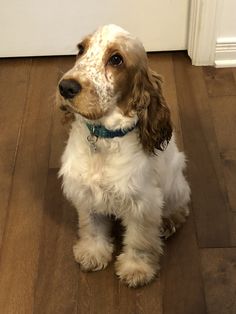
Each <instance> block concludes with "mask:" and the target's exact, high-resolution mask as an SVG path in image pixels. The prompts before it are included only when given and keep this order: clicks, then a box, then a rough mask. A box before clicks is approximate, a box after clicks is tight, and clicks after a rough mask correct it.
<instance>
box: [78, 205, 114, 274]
mask: <svg viewBox="0 0 236 314" xmlns="http://www.w3.org/2000/svg"><path fill="white" fill-rule="evenodd" d="M110 227H111V222H110V220H109V219H108V217H106V216H103V215H100V214H91V213H89V212H87V211H79V240H78V241H77V243H76V244H75V245H74V247H73V251H74V256H75V260H76V261H77V262H78V263H79V264H80V266H81V269H82V270H84V271H97V270H100V269H103V268H105V267H106V266H107V264H108V262H110V261H111V259H112V252H113V244H112V242H111V238H110Z"/></svg>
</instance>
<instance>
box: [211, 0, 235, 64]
mask: <svg viewBox="0 0 236 314" xmlns="http://www.w3.org/2000/svg"><path fill="white" fill-rule="evenodd" d="M219 1H222V2H221V4H220V5H221V12H220V15H219V16H220V17H219V19H220V20H219V23H218V30H217V40H216V54H215V65H216V66H217V67H227V66H229V67H230V66H236V0H219Z"/></svg>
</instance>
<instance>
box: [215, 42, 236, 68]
mask: <svg viewBox="0 0 236 314" xmlns="http://www.w3.org/2000/svg"><path fill="white" fill-rule="evenodd" d="M215 67H217V68H225V67H236V37H230V38H219V39H218V40H217V43H216V53H215Z"/></svg>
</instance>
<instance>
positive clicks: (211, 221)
mask: <svg viewBox="0 0 236 314" xmlns="http://www.w3.org/2000/svg"><path fill="white" fill-rule="evenodd" d="M174 69H175V78H176V87H177V96H178V101H179V108H180V116H181V126H182V134H183V142H184V147H185V151H186V153H187V158H188V173H189V178H190V182H191V187H192V204H193V210H194V217H195V222H196V227H197V236H198V243H199V245H200V246H201V247H219V246H220V247H227V246H230V245H231V242H230V232H229V221H228V215H227V212H228V208H227V206H228V205H227V202H226V199H225V196H224V191H222V189H223V186H224V182H221V183H219V182H218V176H219V173H220V171H221V169H219V170H216V167H220V163H219V162H218V161H217V159H216V156H217V154H218V155H219V152H218V148H217V141H216V136H215V131H214V125H213V121H212V115H211V112H210V110H209V103H208V95H207V91H206V87H205V84H204V78H203V74H202V68H201V67H193V66H192V65H191V63H190V61H189V60H188V59H187V58H186V56H185V54H184V53H181V52H180V53H175V54H174Z"/></svg>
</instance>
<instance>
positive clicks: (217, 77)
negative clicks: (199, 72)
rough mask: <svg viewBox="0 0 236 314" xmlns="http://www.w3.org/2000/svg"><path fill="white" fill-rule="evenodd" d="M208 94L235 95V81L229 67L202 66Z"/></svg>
mask: <svg viewBox="0 0 236 314" xmlns="http://www.w3.org/2000/svg"><path fill="white" fill-rule="evenodd" d="M203 72H204V77H205V81H206V85H207V91H208V94H209V96H213V97H214V96H227V95H228V96H230V95H231V96H232V95H236V83H235V80H234V75H233V72H232V70H231V68H224V69H216V68H214V67H203Z"/></svg>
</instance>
